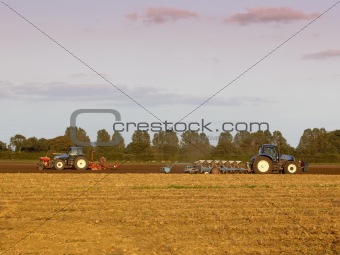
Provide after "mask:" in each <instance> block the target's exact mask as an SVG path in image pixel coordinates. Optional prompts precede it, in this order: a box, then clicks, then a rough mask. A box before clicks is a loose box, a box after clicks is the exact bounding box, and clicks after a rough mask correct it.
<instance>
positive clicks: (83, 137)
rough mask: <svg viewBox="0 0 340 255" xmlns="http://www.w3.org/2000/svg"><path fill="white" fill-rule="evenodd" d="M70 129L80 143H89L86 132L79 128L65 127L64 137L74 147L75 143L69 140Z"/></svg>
mask: <svg viewBox="0 0 340 255" xmlns="http://www.w3.org/2000/svg"><path fill="white" fill-rule="evenodd" d="M71 129H72V130H74V133H75V134H76V138H77V140H78V141H80V142H87V143H88V142H90V141H91V140H90V137H89V136H88V135H87V134H86V131H85V130H84V129H82V128H80V127H67V128H66V130H65V136H66V137H68V138H69V139H70V140H71V141H72V144H73V145H75V143H74V142H75V141H73V140H72V139H71Z"/></svg>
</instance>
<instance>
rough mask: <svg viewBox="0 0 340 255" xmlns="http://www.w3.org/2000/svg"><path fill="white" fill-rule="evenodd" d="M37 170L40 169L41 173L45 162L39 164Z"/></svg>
mask: <svg viewBox="0 0 340 255" xmlns="http://www.w3.org/2000/svg"><path fill="white" fill-rule="evenodd" d="M37 168H38V170H39V171H42V170H44V163H43V162H39V163H38V164H37Z"/></svg>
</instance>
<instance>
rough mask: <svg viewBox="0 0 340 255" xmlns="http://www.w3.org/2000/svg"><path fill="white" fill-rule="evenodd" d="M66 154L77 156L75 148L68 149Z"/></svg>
mask: <svg viewBox="0 0 340 255" xmlns="http://www.w3.org/2000/svg"><path fill="white" fill-rule="evenodd" d="M68 154H69V155H78V153H77V148H70V150H69V152H68Z"/></svg>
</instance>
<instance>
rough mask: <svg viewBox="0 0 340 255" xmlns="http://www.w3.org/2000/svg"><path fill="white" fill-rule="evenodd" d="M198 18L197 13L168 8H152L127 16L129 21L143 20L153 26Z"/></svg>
mask: <svg viewBox="0 0 340 255" xmlns="http://www.w3.org/2000/svg"><path fill="white" fill-rule="evenodd" d="M197 17H199V14H197V13H195V12H192V11H189V10H183V9H176V8H168V7H152V8H148V9H146V10H145V11H144V13H142V14H138V13H136V12H134V13H129V14H127V15H126V18H128V19H129V20H132V21H136V20H139V19H143V21H144V22H146V23H153V24H162V23H166V22H170V21H177V20H181V19H190V18H197Z"/></svg>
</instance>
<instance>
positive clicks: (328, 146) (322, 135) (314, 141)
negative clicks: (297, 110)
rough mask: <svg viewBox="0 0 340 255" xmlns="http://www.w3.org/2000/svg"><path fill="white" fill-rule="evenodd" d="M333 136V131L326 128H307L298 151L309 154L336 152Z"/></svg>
mask: <svg viewBox="0 0 340 255" xmlns="http://www.w3.org/2000/svg"><path fill="white" fill-rule="evenodd" d="M332 137H333V136H332V133H328V132H327V131H326V130H325V129H324V128H320V129H318V128H314V129H313V130H311V129H310V128H309V129H306V130H305V131H304V132H303V135H302V136H301V138H300V142H299V145H298V147H297V152H298V153H299V154H301V155H308V156H315V155H318V154H319V155H320V154H326V153H335V152H336V151H337V148H336V145H335V144H334V143H332Z"/></svg>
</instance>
